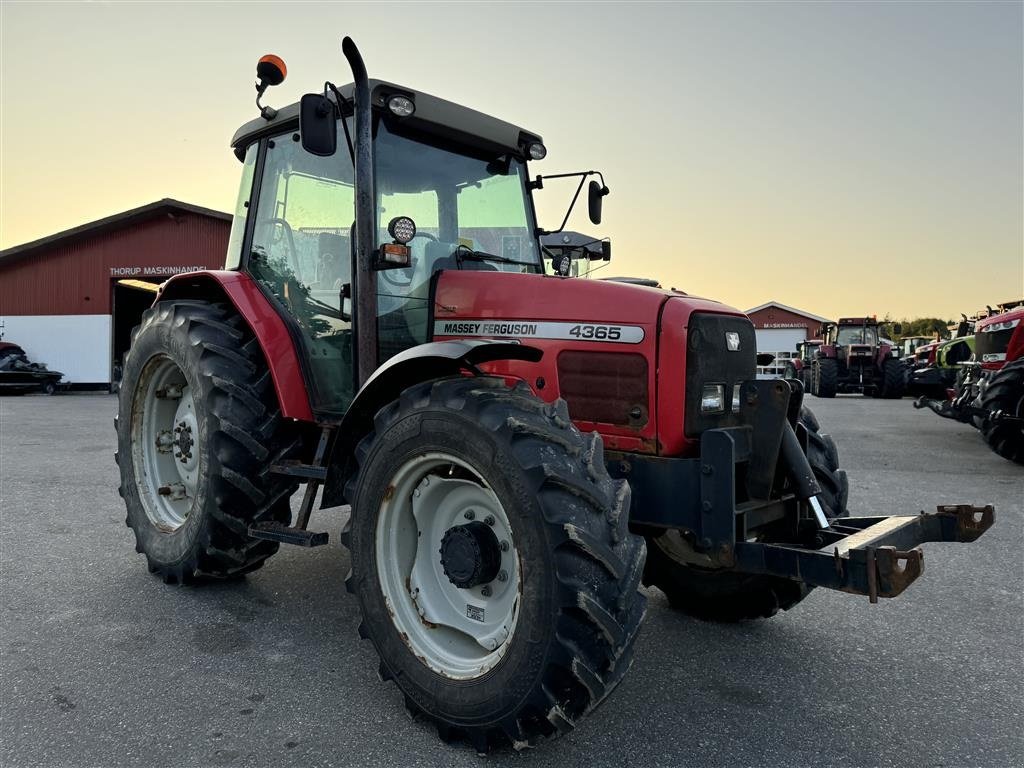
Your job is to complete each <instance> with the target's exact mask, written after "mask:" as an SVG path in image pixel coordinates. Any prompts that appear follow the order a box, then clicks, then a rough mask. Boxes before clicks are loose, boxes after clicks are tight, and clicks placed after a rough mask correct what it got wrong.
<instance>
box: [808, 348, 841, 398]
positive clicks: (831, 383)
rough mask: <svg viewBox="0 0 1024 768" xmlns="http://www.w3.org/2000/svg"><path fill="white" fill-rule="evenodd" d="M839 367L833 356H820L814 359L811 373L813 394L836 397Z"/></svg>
mask: <svg viewBox="0 0 1024 768" xmlns="http://www.w3.org/2000/svg"><path fill="white" fill-rule="evenodd" d="M838 377H839V369H838V367H837V365H836V361H835V360H833V359H832V358H831V357H819V358H818V359H817V360H815V361H814V366H813V372H812V374H811V394H812V395H814V396H815V397H835V396H836V380H837V379H838Z"/></svg>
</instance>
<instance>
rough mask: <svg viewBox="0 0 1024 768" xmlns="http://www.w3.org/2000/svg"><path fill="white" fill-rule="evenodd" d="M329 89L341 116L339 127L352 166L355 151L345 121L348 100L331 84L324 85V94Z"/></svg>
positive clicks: (346, 121) (354, 159)
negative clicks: (343, 136) (342, 130)
mask: <svg viewBox="0 0 1024 768" xmlns="http://www.w3.org/2000/svg"><path fill="white" fill-rule="evenodd" d="M328 88H330V89H331V91H332V92H333V93H334V100H335V101H336V102H337V103H338V114H339V115H340V116H341V127H342V129H344V131H345V143H346V144H348V156H349V159H351V160H352V163H353V164H354V163H355V161H356V151H355V149H354V148H353V146H352V135H351V134H350V133H349V131H348V120H346V119H345V107H347V106H349V103H348V99H346V98H345V97H344V96H342V95H341V91H339V90H338V87H337V86H336V85H335V84H334V83H332V82H326V83H324V93H325V94H326V93H327V89H328ZM352 112H353V114H354V113H355V107H353V108H352Z"/></svg>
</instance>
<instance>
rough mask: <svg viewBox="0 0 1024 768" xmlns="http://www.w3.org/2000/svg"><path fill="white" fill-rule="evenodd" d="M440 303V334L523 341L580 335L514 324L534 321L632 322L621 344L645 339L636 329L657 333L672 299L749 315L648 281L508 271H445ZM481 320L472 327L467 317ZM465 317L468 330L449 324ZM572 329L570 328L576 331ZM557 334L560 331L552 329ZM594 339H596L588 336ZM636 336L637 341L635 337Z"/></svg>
mask: <svg viewBox="0 0 1024 768" xmlns="http://www.w3.org/2000/svg"><path fill="white" fill-rule="evenodd" d="M436 299H437V300H436V303H435V305H434V326H433V333H434V335H435V336H466V335H472V336H486V337H490V338H502V337H515V338H521V339H524V340H525V339H527V338H530V337H531V336H532V337H535V338H565V339H569V340H574V339H578V338H579V337H578V336H576V335H575V334H574V335H571V336H545V335H543V333H544V329H540V328H537V329H530V328H527V329H525V331H526V332H524V329H522V328H517V327H512V326H516V325H522V324H523V323H527V324H529V323H530V322H531V321H557V322H562V323H574V324H584V325H586V324H592V325H605V326H624V327H625V326H628V327H630V330H629V331H628V332H625V331H626V328H624V329H623V330H624V334H623V335H624V336H625V337H626V338H620V339H617V340H609V341H610V342H614V341H617V342H618V343H639V341H641V340H642V338H641V337H640V335H639V334H637V333H636V332H634V331H632V330H631V329H632V328H633V327H635V328H637V329H641V330H643V331H645V333H644V334H643V338H646V337H649V336H650V335H651V334H653V333H654V332H655V331H656V329H657V325H658V320H659V316H660V314H661V312H662V308H663V305H664V304H665V302H667V301H668V300H669V299H672V300H673V303H674V304H675V303H677V302H678V303H679V304H681V305H682V304H685V305H686V307H687V308H688V311H687V312H685V314H686V315H689V313H690V312H694V311H701V312H715V313H724V314H730V315H742V314H743V313H742V312H740V311H739V310H737V309H734V308H733V307H729V306H726V305H725V304H721V303H719V302H717V301H711V300H709V299H702V298H698V297H695V296H687V295H685V294H681V293H679V292H677V291H669V290H664V289H661V288H651V287H648V286H644V285H635V284H630V283H620V282H612V281H604V280H585V279H581V278H571V277H556V276H553V275H532V274H518V273H506V272H490V271H486V272H480V271H455V270H452V271H445V272H443V273H442V274H441V276H440V278H439V279H438V285H437V294H436ZM467 319H473V320H479V321H481V323H480V324H479V327H475V328H471V327H469V326H468V325H467V324H466V323H465V322H464V321H465V320H467ZM456 320H457V321H459V326H458V327H460V328H462V330H461V331H460V330H457V329H456V327H455V326H451V325H448V323H449V322H451V321H456ZM571 330H572V329H571V328H570V329H567V331H571ZM551 332H552V333H554V332H555V330H554V329H552V331H551ZM588 338H593V337H588ZM634 339H635V341H634Z"/></svg>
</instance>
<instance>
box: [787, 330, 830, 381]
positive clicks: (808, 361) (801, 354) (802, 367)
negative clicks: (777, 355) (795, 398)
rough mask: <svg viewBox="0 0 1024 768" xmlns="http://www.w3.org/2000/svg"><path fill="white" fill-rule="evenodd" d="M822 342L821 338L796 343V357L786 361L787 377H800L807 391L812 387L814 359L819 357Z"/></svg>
mask: <svg viewBox="0 0 1024 768" xmlns="http://www.w3.org/2000/svg"><path fill="white" fill-rule="evenodd" d="M821 344H822V342H821V339H810V340H808V341H801V342H800V343H799V344H797V345H796V353H797V354H796V357H793V358H790V359H789V360H787V361H786V370H785V373H784V377H785V378H787V379H800V383H801V384H803V387H804V391H805V392H806V391H809V390H810V388H811V374H812V373H813V372H814V360H815V358H816V357H817V354H818V350H819V349H820V348H821Z"/></svg>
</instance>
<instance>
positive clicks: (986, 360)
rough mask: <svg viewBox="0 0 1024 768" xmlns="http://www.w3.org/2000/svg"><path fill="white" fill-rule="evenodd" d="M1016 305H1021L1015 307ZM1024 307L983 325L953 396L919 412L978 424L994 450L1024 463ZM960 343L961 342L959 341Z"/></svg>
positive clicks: (924, 402)
mask: <svg viewBox="0 0 1024 768" xmlns="http://www.w3.org/2000/svg"><path fill="white" fill-rule="evenodd" d="M1015 306H1016V303H1015ZM1022 320H1024V307H1019V306H1018V308H1016V309H1011V310H1009V311H1007V312H1003V313H1000V314H994V315H992V316H990V317H987V318H984V319H981V320H978V321H977V324H976V326H975V328H974V331H975V333H974V335H973V336H970V337H966V338H969V339H971V340H973V343H974V353H973V356H972V358H971V359H970V360H969V361H967V362H962V363H960V366H959V367H960V371H961V373H960V375H959V378H958V380H957V381H956V382H955V388H953V389H952V390H951V391H950V392H949V395H948V397H940V398H928V397H926V396H922V397H920V398H918V400H916V401H915V402H914V407H915V408H930V409H931V410H933V411H934V412H935V413H937V414H939V415H940V416H943V417H946V418H950V419H955V420H957V421H962V422H965V423H968V424H973V425H974V426H976V427H978V428H979V429H980V430H981V434H982V437H983V438H984V440H985V442H986V443H987V444H988V445H989V447H990V448H991V449H992V450H993V451H995V452H996V453H997V454H999V455H1000V456H1002V457H1003V458H1005V459H1009V460H1010V461H1014V462H1016V463H1018V464H1024V323H1022ZM954 341H956V340H954Z"/></svg>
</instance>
